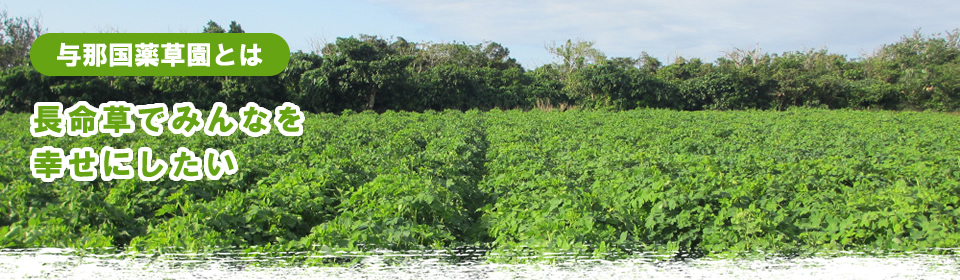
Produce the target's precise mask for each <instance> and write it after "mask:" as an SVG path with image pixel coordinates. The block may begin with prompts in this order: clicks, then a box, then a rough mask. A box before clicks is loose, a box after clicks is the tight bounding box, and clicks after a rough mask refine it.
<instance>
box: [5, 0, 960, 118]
mask: <svg viewBox="0 0 960 280" xmlns="http://www.w3.org/2000/svg"><path fill="white" fill-rule="evenodd" d="M0 20H2V21H0V23H2V24H3V26H2V33H3V34H0V40H2V42H0V62H2V65H0V67H2V70H0V112H6V111H11V112H21V111H30V110H32V104H33V103H34V102H38V101H61V102H64V103H70V104H72V103H75V102H76V101H81V100H84V101H88V102H90V103H91V104H93V105H94V106H96V104H98V103H100V102H106V101H113V100H124V101H128V102H132V103H135V104H147V103H174V102H182V101H191V102H194V104H196V105H197V106H198V107H200V108H209V107H210V106H212V104H213V103H214V102H217V101H222V102H225V103H226V104H227V105H228V106H229V108H239V107H241V106H243V105H244V104H246V102H257V103H259V104H261V105H262V106H268V107H269V106H275V105H277V104H280V103H282V102H285V101H292V102H294V103H296V104H298V105H299V106H301V108H302V109H304V110H307V111H311V112H341V111H343V110H354V111H361V110H376V111H385V110H409V111H423V110H443V109H460V110H466V109H473V108H477V109H492V108H501V109H513V108H522V109H530V108H537V107H539V108H560V109H566V108H584V109H613V110H629V109H634V108H671V109H677V110H709V109H716V110H730V109H773V110H782V109H786V108H789V107H823V108H855V109H892V110H940V111H953V110H957V109H960V32H957V31H954V32H953V33H950V32H948V33H946V34H933V35H924V34H921V33H920V32H919V31H918V32H915V33H914V34H912V35H910V36H905V37H903V39H902V40H900V41H898V42H895V43H892V44H888V45H884V46H882V47H880V48H878V49H877V50H876V51H875V52H874V53H873V54H870V55H867V56H865V57H863V58H856V59H851V58H847V57H846V56H844V55H839V54H833V53H830V52H828V51H827V50H825V49H820V50H805V51H796V52H788V53H783V54H770V53H763V52H761V51H760V50H759V48H758V49H756V50H740V49H735V50H733V51H730V52H727V53H726V55H725V56H724V57H722V58H719V59H717V60H716V61H714V62H712V63H711V62H704V61H702V60H700V59H697V58H694V59H685V58H677V59H676V60H675V61H673V62H672V63H670V64H666V63H664V62H661V61H659V60H658V59H656V58H654V57H650V56H648V55H647V54H646V53H643V54H641V55H640V56H639V57H637V58H632V57H613V58H608V57H606V56H605V55H604V54H603V52H601V51H600V50H597V49H596V48H594V47H593V44H592V43H591V42H582V41H567V42H565V43H562V44H558V45H555V46H553V47H552V48H549V49H548V51H549V52H551V53H552V54H554V55H556V56H557V58H558V62H556V63H552V64H547V65H543V66H539V67H537V68H535V69H532V70H526V69H524V67H522V66H521V65H520V64H519V63H517V61H516V60H515V59H513V58H511V57H510V52H509V50H508V49H507V48H506V47H504V46H502V45H500V44H498V43H496V42H484V43H481V44H467V43H463V42H453V43H430V42H427V43H414V42H410V41H407V40H405V39H404V38H402V37H396V38H382V37H377V36H368V35H360V36H355V37H347V38H337V40H336V41H335V42H330V43H328V44H325V46H323V47H322V49H320V50H317V51H315V52H311V53H305V52H296V53H293V54H292V55H291V59H290V62H289V65H288V66H287V68H286V69H285V70H284V71H283V72H282V73H280V74H278V75H275V76H269V77H50V76H45V75H41V74H40V73H38V72H37V71H35V70H34V69H33V68H32V67H31V66H30V65H29V59H28V57H27V55H28V54H29V51H28V50H29V45H30V43H32V40H33V39H35V38H36V37H37V36H39V35H40V34H41V33H42V32H43V29H42V28H40V27H39V25H38V22H35V21H30V20H29V19H25V18H11V17H8V16H6V14H3V15H2V18H0ZM203 32H213V33H223V32H230V33H241V32H243V29H242V28H241V27H240V25H239V24H237V23H236V22H232V23H231V24H230V26H229V27H228V28H226V29H225V28H223V27H221V26H219V25H218V24H216V23H215V22H213V21H210V22H209V23H208V24H207V25H206V26H205V27H204V29H203Z"/></svg>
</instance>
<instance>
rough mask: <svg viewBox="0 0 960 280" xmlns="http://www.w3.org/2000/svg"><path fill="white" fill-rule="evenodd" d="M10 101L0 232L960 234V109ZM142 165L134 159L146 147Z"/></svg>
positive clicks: (847, 239) (629, 239)
mask: <svg viewBox="0 0 960 280" xmlns="http://www.w3.org/2000/svg"><path fill="white" fill-rule="evenodd" d="M29 117H30V115H29V114H12V113H7V114H4V115H0V185H2V186H0V214H2V215H0V248H24V247H59V248H106V247H119V248H123V249H126V250H135V251H152V250H161V251H163V250H181V251H205V250H215V249H216V248H250V247H253V246H256V247H259V248H265V247H266V248H273V249H271V250H283V251H297V250H318V248H325V249H331V248H333V249H336V248H344V249H369V248H384V249H393V250H407V249H423V248H438V249H440V248H456V247H461V246H479V247H485V248H490V249H492V250H493V251H507V250H516V249H521V248H526V249H528V250H533V251H534V252H546V251H571V250H572V251H579V252H588V253H598V252H599V253H604V252H624V251H627V250H634V249H637V248H640V249H646V250H661V249H663V250H681V251H687V252H700V253H703V254H708V255H709V254H722V253H726V252H740V251H755V250H764V251H767V252H770V251H783V252H791V251H808V250H813V251H823V250H826V251H830V250H833V251H843V250H862V251H869V250H888V251H923V250H927V249H932V248H955V247H957V245H958V244H960V225H958V222H960V209H958V208H957V207H958V206H960V198H958V194H960V134H958V131H960V117H958V116H956V115H951V114H944V113H932V112H930V113H919V112H869V111H846V110H840V111H828V110H812V109H803V110H788V111H782V112H775V111H736V112H732V111H697V112H680V111H669V110H634V111H623V112H605V111H567V112H556V111H554V112H545V111H536V110H535V111H529V112H523V111H497V110H494V111H489V112H479V111H468V112H459V111H445V112H432V111H428V112H426V113H407V112H386V113H383V114H376V113H349V112H348V113H344V114H342V115H333V114H319V115H317V114H307V120H306V122H305V123H304V125H303V126H304V129H305V133H304V134H303V136H300V137H286V136H282V135H279V134H278V133H269V134H267V135H265V136H261V137H257V138H253V137H248V136H246V135H244V134H243V133H235V134H234V135H233V136H228V137H217V136H215V137H209V136H206V135H203V134H202V133H198V134H195V135H193V136H191V137H184V136H182V135H173V134H170V133H167V132H165V133H164V134H163V135H161V136H158V137H154V136H149V135H146V134H145V133H143V132H142V131H140V130H139V127H138V128H137V129H138V130H137V132H135V133H133V134H128V135H124V136H122V137H118V138H114V137H111V136H110V135H105V134H97V135H94V136H92V137H89V138H82V137H62V138H54V137H39V138H38V137H33V136H31V135H30V133H29V129H30V124H29ZM138 126H139V122H138ZM43 146H53V147H57V148H62V149H65V150H69V149H70V148H80V147H92V148H94V149H95V150H99V149H100V148H101V147H104V146H110V147H113V148H132V149H134V150H136V149H137V148H140V147H149V148H152V149H153V151H154V153H155V154H156V155H162V156H167V155H170V154H172V153H174V152H175V151H176V150H177V148H179V147H186V148H188V149H190V150H191V151H194V152H196V153H198V154H202V153H203V150H204V149H206V148H214V149H217V150H220V151H223V150H231V151H233V153H234V154H235V155H236V156H237V158H238V160H239V166H240V167H239V171H238V172H237V173H236V174H233V175H225V176H224V177H223V178H221V179H220V180H207V179H202V180H200V181H195V182H186V181H180V182H176V181H173V180H170V179H169V178H167V177H164V178H161V179H160V180H158V181H155V182H144V181H141V180H140V179H138V178H134V179H129V180H113V181H106V182H105V181H102V180H100V179H97V180H95V181H92V182H77V181H74V180H72V179H70V176H66V177H64V178H61V179H58V180H56V181H53V182H50V183H45V182H42V181H41V180H39V179H36V178H33V177H32V176H31V173H30V163H29V161H30V155H31V151H32V149H34V148H40V147H43ZM132 165H133V167H134V168H137V167H138V166H137V165H138V164H137V163H136V162H133V163H132Z"/></svg>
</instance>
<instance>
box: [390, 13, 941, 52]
mask: <svg viewBox="0 0 960 280" xmlns="http://www.w3.org/2000/svg"><path fill="white" fill-rule="evenodd" d="M372 1H373V2H376V3H382V4H387V5H388V6H389V7H391V8H393V9H396V10H397V11H398V12H399V13H400V14H402V15H404V16H406V17H407V18H409V19H411V20H413V21H416V22H419V23H423V24H424V25H425V26H428V28H427V30H424V31H425V32H429V33H430V34H431V35H432V36H435V38H448V39H449V40H465V41H470V42H479V41H482V40H493V41H498V42H501V43H503V44H504V45H505V46H507V47H509V48H511V50H513V51H514V52H513V54H514V56H515V57H518V58H520V59H521V62H526V63H527V64H530V63H531V61H535V60H536V61H539V63H543V62H546V61H543V60H545V58H546V59H549V55H547V54H546V51H544V50H543V47H542V46H543V45H544V44H545V43H550V42H553V41H558V42H559V41H564V40H566V39H577V38H579V39H584V40H592V41H596V45H595V46H596V47H597V48H599V49H600V50H602V51H604V52H606V53H607V54H608V55H609V56H637V55H638V54H639V53H640V52H641V51H647V52H649V53H650V54H651V55H653V56H656V57H659V58H660V59H662V60H665V59H668V56H674V55H675V54H677V53H679V54H680V55H683V56H685V57H701V58H704V59H706V60H708V61H709V60H713V59H714V58H716V57H718V56H721V55H722V51H725V50H729V49H732V48H734V47H740V48H744V47H753V46H754V45H755V44H758V43H759V44H760V47H761V48H763V49H764V50H766V51H769V52H775V53H780V52H784V51H794V50H801V49H803V48H819V47H828V48H829V49H830V50H831V51H834V52H839V53H844V54H848V55H851V56H857V53H858V52H859V51H860V50H866V51H870V50H872V49H873V48H875V47H879V46H880V45H881V44H884V43H892V42H894V41H896V40H897V39H899V38H900V36H903V35H907V34H909V33H910V32H911V31H912V30H914V29H916V28H920V27H922V28H924V30H925V31H927V32H942V31H945V30H948V29H953V28H958V27H960V26H956V25H957V22H956V21H955V20H953V18H955V17H956V15H957V14H958V12H960V5H956V4H954V3H952V2H948V1H923V2H920V1H912V2H905V1H835V0H832V1H831V0H811V1H757V0H727V1H706V0H680V1H624V0H595V1H572V0H561V1H545V0H534V1H516V0H513V1H508V0H488V1H440V0H414V1H391V0H372ZM951 25H954V26H951ZM537 48H538V49H539V50H540V53H537V54H535V53H532V50H534V49H537ZM539 63H533V64H539ZM528 66H533V65H528Z"/></svg>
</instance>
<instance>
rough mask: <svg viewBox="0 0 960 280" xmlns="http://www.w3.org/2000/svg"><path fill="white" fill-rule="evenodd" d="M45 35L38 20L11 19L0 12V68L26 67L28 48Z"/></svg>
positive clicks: (5, 13)
mask: <svg viewBox="0 0 960 280" xmlns="http://www.w3.org/2000/svg"><path fill="white" fill-rule="evenodd" d="M43 33H46V29H45V28H43V27H42V25H41V24H40V19H39V18H25V17H11V16H9V15H8V14H7V11H6V10H4V11H0V68H9V67H14V66H19V65H26V64H28V63H29V61H30V46H31V45H33V41H34V40H36V39H37V37H40V35H42V34H43Z"/></svg>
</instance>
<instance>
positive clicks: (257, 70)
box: [30, 33, 290, 76]
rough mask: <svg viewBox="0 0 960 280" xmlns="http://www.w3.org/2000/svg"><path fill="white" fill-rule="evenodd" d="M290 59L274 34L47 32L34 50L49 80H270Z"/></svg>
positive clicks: (37, 65)
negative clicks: (216, 77) (222, 78)
mask: <svg viewBox="0 0 960 280" xmlns="http://www.w3.org/2000/svg"><path fill="white" fill-rule="evenodd" d="M289 60H290V47H289V46H288V45H287V42H286V41H284V40H283V38H281V37H280V36H278V35H276V34H272V33H48V34H44V35H42V36H40V37H39V38H37V40H36V41H34V43H33V46H32V47H31V48H30V61H31V62H32V63H33V67H34V68H36V69H37V71H39V72H40V73H42V74H44V75H48V76H272V75H276V74H279V73H280V72H281V71H283V69H284V68H285V67H286V66H287V62H288V61H289Z"/></svg>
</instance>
